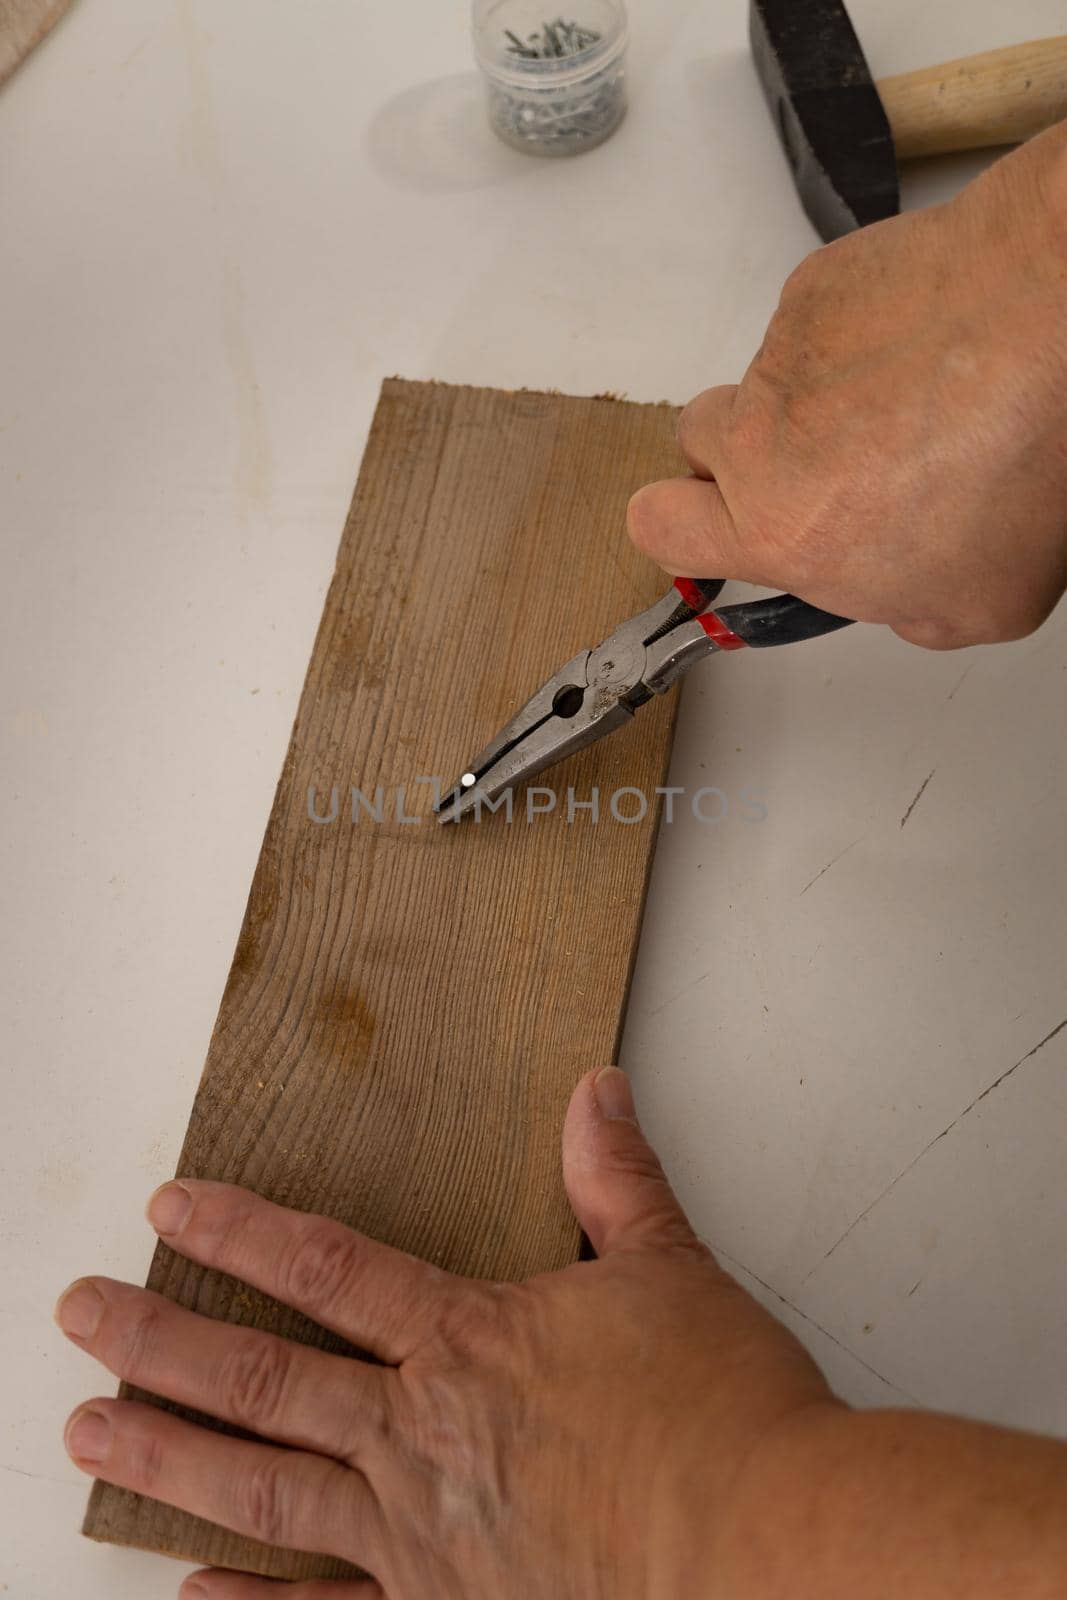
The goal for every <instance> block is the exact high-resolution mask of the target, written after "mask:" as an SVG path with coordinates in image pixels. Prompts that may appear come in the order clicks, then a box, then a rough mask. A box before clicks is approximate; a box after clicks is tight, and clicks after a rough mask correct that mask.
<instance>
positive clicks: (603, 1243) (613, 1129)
mask: <svg viewBox="0 0 1067 1600" xmlns="http://www.w3.org/2000/svg"><path fill="white" fill-rule="evenodd" d="M563 1181H564V1183H565V1184H566V1186H567V1194H568V1196H569V1198H570V1202H571V1206H572V1208H573V1210H574V1215H575V1216H576V1217H577V1219H578V1221H579V1223H580V1224H581V1226H582V1228H583V1229H584V1230H585V1233H586V1234H587V1235H588V1238H589V1241H590V1243H591V1244H592V1246H593V1249H594V1250H595V1251H596V1253H597V1255H598V1256H605V1255H610V1254H612V1253H613V1252H614V1251H616V1250H635V1249H637V1250H645V1249H665V1248H668V1247H670V1246H678V1245H683V1246H692V1247H693V1248H694V1249H696V1250H703V1246H702V1245H701V1244H700V1243H699V1242H698V1240H697V1238H696V1235H695V1234H694V1233H693V1230H692V1228H691V1227H690V1226H689V1222H688V1220H687V1218H686V1215H685V1213H684V1211H683V1210H682V1208H681V1206H680V1205H679V1204H678V1202H677V1200H676V1199H675V1197H674V1193H673V1191H672V1190H671V1186H670V1184H669V1183H668V1182H667V1179H666V1178H665V1177H664V1175H663V1168H662V1167H661V1166H660V1164H659V1161H658V1159H657V1157H656V1154H655V1151H654V1150H653V1149H652V1147H651V1146H650V1145H649V1143H648V1141H647V1139H646V1138H645V1136H644V1134H643V1133H642V1132H641V1129H640V1128H639V1127H638V1125H637V1116H636V1113H635V1110H634V1102H633V1093H632V1091H631V1089H630V1083H629V1079H628V1078H627V1077H626V1074H625V1073H623V1072H620V1071H619V1069H618V1067H602V1068H600V1070H599V1071H596V1072H590V1073H589V1074H587V1076H586V1077H584V1078H583V1079H582V1081H581V1083H580V1084H579V1085H578V1087H577V1089H575V1091H574V1094H573V1096H572V1097H571V1103H570V1107H569V1109H568V1111H567V1120H566V1122H565V1124H564V1128H563Z"/></svg>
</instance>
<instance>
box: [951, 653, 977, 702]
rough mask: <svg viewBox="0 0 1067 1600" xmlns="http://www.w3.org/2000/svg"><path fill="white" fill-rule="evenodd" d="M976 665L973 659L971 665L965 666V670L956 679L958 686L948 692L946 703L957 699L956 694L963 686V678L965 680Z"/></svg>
mask: <svg viewBox="0 0 1067 1600" xmlns="http://www.w3.org/2000/svg"><path fill="white" fill-rule="evenodd" d="M974 665H975V664H974V662H973V661H972V662H971V664H970V666H969V667H965V668H964V670H963V671H962V672H961V673H960V676H959V677H958V678H957V679H956V687H955V688H954V689H950V690H949V692H948V694H947V695H946V696H945V704H946V705H948V703H949V701H950V700H953V699H955V697H956V695H957V694H958V693H959V691H960V690H961V689H962V688H963V680H964V678H966V677H967V674H968V673H970V672H973V671H974Z"/></svg>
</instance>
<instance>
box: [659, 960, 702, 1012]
mask: <svg viewBox="0 0 1067 1600" xmlns="http://www.w3.org/2000/svg"><path fill="white" fill-rule="evenodd" d="M710 977H711V968H710V967H709V968H708V970H707V972H702V973H701V974H700V977H699V978H694V979H693V981H692V983H687V984H686V985H685V988H684V989H679V990H678V993H677V994H672V995H671V996H670V997H669V998H668V999H666V1000H664V1001H663V1002H662V1004H661V1005H658V1006H656V1007H655V1008H654V1009H653V1010H652V1011H650V1012H649V1013H648V1014H649V1016H650V1017H655V1016H658V1015H659V1013H660V1012H661V1011H666V1009H667V1007H668V1006H673V1005H674V1004H675V1002H676V1001H678V1000H680V999H681V998H682V996H683V994H688V993H689V991H690V989H696V988H697V987H698V986H699V985H700V984H702V983H703V982H704V981H705V980H706V979H707V978H710Z"/></svg>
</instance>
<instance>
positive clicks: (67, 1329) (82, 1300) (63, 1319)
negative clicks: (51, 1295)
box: [56, 1282, 104, 1339]
mask: <svg viewBox="0 0 1067 1600" xmlns="http://www.w3.org/2000/svg"><path fill="white" fill-rule="evenodd" d="M103 1314H104V1297H103V1295H102V1294H100V1293H99V1291H98V1290H96V1289H94V1288H93V1286H92V1284H91V1283H84V1282H83V1283H75V1284H72V1285H71V1287H70V1288H69V1289H68V1290H66V1292H65V1293H64V1294H61V1295H60V1297H59V1303H58V1305H57V1306H56V1321H57V1322H58V1323H59V1326H60V1327H61V1328H62V1329H63V1332H64V1333H65V1334H68V1335H69V1337H70V1338H72V1339H91V1338H92V1336H93V1334H94V1333H95V1332H96V1330H97V1328H98V1327H99V1326H100V1318H101V1317H102V1316H103Z"/></svg>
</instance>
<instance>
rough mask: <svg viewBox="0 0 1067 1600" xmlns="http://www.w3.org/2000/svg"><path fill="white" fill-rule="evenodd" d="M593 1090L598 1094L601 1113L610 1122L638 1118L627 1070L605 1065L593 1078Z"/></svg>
mask: <svg viewBox="0 0 1067 1600" xmlns="http://www.w3.org/2000/svg"><path fill="white" fill-rule="evenodd" d="M593 1092H594V1094H595V1095H596V1100H597V1105H598V1106H599V1107H600V1114H601V1116H602V1117H606V1118H607V1119H608V1121H609V1122H621V1121H624V1120H625V1121H629V1122H633V1121H634V1120H635V1119H636V1116H637V1111H636V1108H635V1106H634V1097H633V1091H632V1089H631V1088H630V1080H629V1078H628V1077H627V1076H626V1074H625V1072H620V1071H619V1069H618V1067H605V1068H604V1069H603V1071H601V1072H598V1073H597V1075H596V1077H595V1078H594V1079H593Z"/></svg>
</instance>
